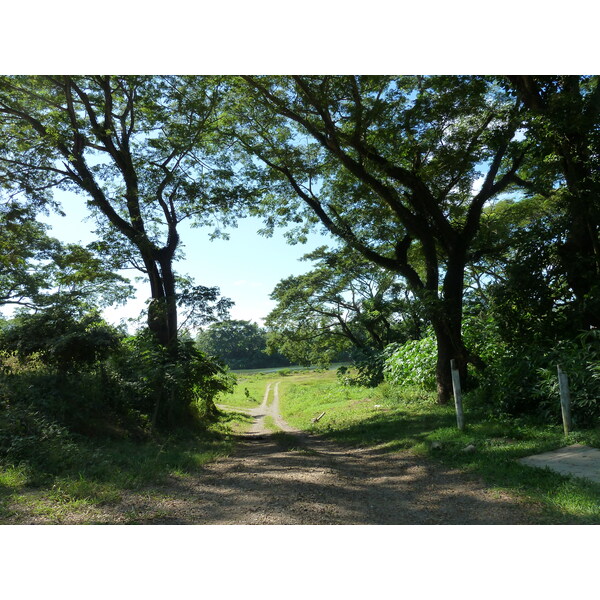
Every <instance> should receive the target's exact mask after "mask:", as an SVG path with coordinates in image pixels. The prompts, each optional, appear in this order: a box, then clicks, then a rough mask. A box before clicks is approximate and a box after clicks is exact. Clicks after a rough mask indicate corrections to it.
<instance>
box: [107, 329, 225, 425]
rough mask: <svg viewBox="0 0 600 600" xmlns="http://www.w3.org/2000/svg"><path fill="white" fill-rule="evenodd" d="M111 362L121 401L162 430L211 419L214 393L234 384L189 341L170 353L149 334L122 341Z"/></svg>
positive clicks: (183, 342)
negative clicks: (116, 378)
mask: <svg viewBox="0 0 600 600" xmlns="http://www.w3.org/2000/svg"><path fill="white" fill-rule="evenodd" d="M111 364H112V365H113V368H114V370H115V373H116V375H117V376H118V378H119V387H120V396H121V399H122V402H123V403H126V404H127V405H128V406H130V407H131V408H132V409H134V410H136V411H138V412H139V413H140V414H142V415H144V416H145V418H148V419H151V421H152V423H153V424H155V425H157V426H159V427H163V428H164V427H166V428H173V427H185V426H187V427H194V426H195V425H197V424H198V422H200V421H201V420H202V419H207V418H208V419H210V418H212V417H213V416H214V415H215V407H214V399H215V397H216V395H217V394H219V393H221V392H227V391H231V389H232V386H233V378H232V377H231V376H230V375H228V374H227V372H226V370H225V368H224V367H223V366H222V365H221V364H219V363H217V362H215V361H214V360H213V359H211V358H210V357H208V356H207V355H206V354H204V353H203V352H201V351H200V350H198V348H197V347H196V345H195V343H194V342H193V340H191V339H182V340H179V341H178V345H177V348H176V352H174V350H173V349H172V348H165V347H164V346H162V345H161V344H159V343H158V342H157V341H156V338H155V337H154V336H153V334H152V333H151V332H149V331H147V330H145V331H142V332H140V333H138V334H137V335H136V336H133V337H130V338H127V339H125V340H124V343H123V346H122V349H121V352H120V353H119V354H117V355H115V356H114V357H113V359H112V363H111Z"/></svg>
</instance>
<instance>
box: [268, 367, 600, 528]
mask: <svg viewBox="0 0 600 600" xmlns="http://www.w3.org/2000/svg"><path fill="white" fill-rule="evenodd" d="M280 401H281V409H282V415H283V417H284V419H286V421H288V422H289V423H290V424H291V425H294V426H296V427H298V428H300V429H303V430H306V431H311V432H315V433H319V434H322V435H324V436H326V437H328V438H330V439H332V440H335V441H337V442H339V443H344V444H349V445H352V446H372V445H379V446H382V447H385V448H386V449H388V450H390V451H395V450H403V449H405V450H410V451H411V452H413V453H416V454H420V455H423V456H427V457H429V458H431V459H433V460H435V461H439V462H441V463H444V464H445V465H447V466H450V467H454V468H460V469H461V470H463V471H465V472H468V473H472V474H473V475H477V476H478V477H481V478H482V479H483V480H484V481H486V482H487V483H488V484H489V485H490V486H492V487H494V488H495V489H498V490H500V491H503V492H509V493H512V494H516V495H519V496H521V497H522V498H524V499H526V500H527V501H529V502H531V503H532V504H535V505H537V506H539V507H542V511H541V517H540V519H541V521H542V522H547V523H600V485H599V484H596V483H593V482H590V481H587V480H583V479H577V478H573V477H566V476H563V475H560V474H558V473H554V472H552V471H549V470H547V469H533V468H531V467H528V466H525V465H522V464H521V463H519V462H518V459H519V458H522V457H525V456H529V455H532V454H538V453H541V452H546V451H549V450H553V449H556V448H560V447H563V446H567V445H570V444H574V443H581V444H587V445H590V446H595V447H600V429H596V430H588V431H580V432H575V433H572V434H571V435H570V436H569V437H567V438H565V437H564V436H563V433H562V429H561V427H560V425H559V424H545V423H540V422H536V421H534V420H527V419H503V420H497V419H491V418H489V417H488V415H486V414H485V413H482V412H480V411H477V410H475V409H474V408H472V407H470V406H469V405H468V402H467V403H466V406H465V416H466V420H467V426H466V427H465V430H464V431H462V432H461V431H459V430H458V429H457V427H456V417H455V414H454V407H453V406H452V405H449V406H440V405H438V404H437V403H436V401H435V396H434V394H431V393H427V392H423V391H421V390H417V389H409V390H401V389H398V388H394V387H391V386H389V385H388V384H383V385H381V386H379V387H378V388H375V389H372V388H360V387H345V386H341V385H340V384H339V383H338V382H337V381H336V380H335V375H334V374H331V373H324V374H323V373H318V374H312V375H309V374H306V375H304V376H303V377H300V376H297V377H296V376H295V377H293V378H290V379H289V380H286V382H285V385H283V384H282V385H280ZM323 412H325V414H324V415H323V417H322V418H321V419H320V420H319V421H318V422H313V420H314V419H315V418H316V417H318V416H319V415H320V414H321V413H323ZM434 442H437V443H436V444H434ZM468 445H473V446H475V451H474V452H465V448H466V447H467V446H468Z"/></svg>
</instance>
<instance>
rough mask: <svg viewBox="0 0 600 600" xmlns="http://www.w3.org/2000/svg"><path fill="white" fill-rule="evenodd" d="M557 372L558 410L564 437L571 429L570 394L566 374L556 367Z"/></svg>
mask: <svg viewBox="0 0 600 600" xmlns="http://www.w3.org/2000/svg"><path fill="white" fill-rule="evenodd" d="M556 368H557V370H558V387H559V388H560V410H561V412H562V420H563V428H564V430H565V435H569V432H570V431H571V429H572V423H571V394H570V393H569V378H568V377H567V374H566V373H565V372H564V371H563V370H562V369H561V368H560V365H556Z"/></svg>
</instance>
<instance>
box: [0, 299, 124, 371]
mask: <svg viewBox="0 0 600 600" xmlns="http://www.w3.org/2000/svg"><path fill="white" fill-rule="evenodd" d="M121 337H122V334H120V333H119V331H117V330H116V329H115V328H114V327H111V326H110V325H108V324H107V323H106V322H105V321H104V320H103V319H102V318H101V317H100V315H99V313H98V312H97V311H94V312H90V313H87V314H85V315H83V316H78V315H77V314H76V313H75V311H74V310H73V308H72V307H70V306H65V305H56V306H51V307H49V308H47V309H46V310H43V311H40V312H36V313H30V314H28V313H22V314H21V315H19V316H18V317H17V318H16V319H15V320H14V321H13V322H12V323H10V324H9V325H8V326H6V327H5V328H4V330H3V332H2V336H1V338H0V348H2V349H5V350H7V349H9V350H11V351H14V352H16V354H17V356H19V357H20V358H27V357H31V356H33V355H37V356H38V357H39V358H40V360H41V361H42V362H43V363H44V364H46V365H48V366H51V367H55V368H56V369H58V370H59V371H61V372H66V371H69V370H71V371H76V370H78V369H81V368H89V367H90V366H91V365H93V364H94V363H97V362H99V361H103V360H105V359H106V358H107V357H108V356H109V355H110V354H111V353H112V352H114V351H115V350H116V349H117V347H118V345H119V342H120V338H121Z"/></svg>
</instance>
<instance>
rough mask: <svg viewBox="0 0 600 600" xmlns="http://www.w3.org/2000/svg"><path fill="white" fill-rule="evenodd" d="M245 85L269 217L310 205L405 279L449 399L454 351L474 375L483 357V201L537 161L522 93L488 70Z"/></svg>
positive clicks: (246, 133) (252, 80)
mask: <svg viewBox="0 0 600 600" xmlns="http://www.w3.org/2000/svg"><path fill="white" fill-rule="evenodd" d="M244 81H245V84H246V85H245V87H242V88H241V91H240V96H239V101H238V104H237V111H238V121H239V124H238V138H239V139H240V141H241V143H242V144H243V146H244V147H245V149H246V151H247V152H248V153H249V154H251V155H252V156H253V157H255V158H254V159H252V160H250V161H248V163H247V168H248V172H249V174H251V176H252V177H262V178H263V180H264V184H265V188H266V189H268V192H267V193H266V194H265V200H266V206H267V207H269V208H268V209H267V219H268V222H269V224H270V225H274V224H276V223H277V222H282V223H287V222H289V220H290V218H296V219H298V215H302V213H304V214H305V215H308V218H309V219H312V220H313V221H315V220H317V221H319V222H320V223H321V224H322V225H324V226H325V227H326V228H327V229H328V230H329V231H330V232H331V233H332V234H333V235H335V236H336V237H338V238H340V239H341V240H343V241H344V242H345V243H346V244H347V245H349V246H350V247H352V248H353V249H354V250H356V251H357V252H360V253H361V254H362V255H363V256H364V257H365V258H366V259H367V260H369V261H371V262H373V263H375V264H377V265H379V266H382V267H384V268H385V269H388V270H390V271H392V272H394V273H397V274H398V275H401V276H402V277H404V278H405V280H406V282H407V283H408V285H409V286H410V288H411V290H412V292H413V293H414V294H415V295H416V296H417V297H418V298H419V299H420V300H421V301H422V302H423V304H424V306H425V307H426V310H427V316H428V318H429V319H430V321H431V323H432V325H433V328H434V331H435V335H436V340H437V348H438V359H437V367H436V378H437V387H438V400H439V401H440V402H447V401H448V399H449V398H450V397H451V393H452V384H451V377H450V359H452V358H454V359H456V361H457V364H458V366H459V369H460V371H461V374H462V376H463V377H464V376H465V375H466V366H467V363H468V362H474V363H478V362H479V361H478V360H477V357H476V356H474V355H473V354H472V353H470V352H469V350H468V349H467V348H466V347H465V344H464V342H463V338H462V333H461V325H462V314H463V288H464V271H465V265H466V264H467V263H468V262H469V261H470V260H472V258H473V256H472V253H473V241H474V239H475V237H476V235H477V233H478V229H479V224H480V218H481V214H482V210H483V207H484V206H485V204H486V203H487V202H488V201H490V200H491V199H493V198H494V197H496V196H498V195H499V194H501V193H502V192H504V191H505V190H507V189H508V188H509V186H510V185H511V184H512V183H513V182H515V174H516V172H517V170H518V168H519V166H520V164H521V162H522V159H523V148H522V146H523V142H521V141H519V139H518V137H516V136H515V132H516V131H517V129H518V127H519V126H520V123H521V114H520V110H521V105H520V101H515V99H514V98H511V97H510V96H509V95H508V94H507V93H506V92H505V91H504V90H503V89H502V88H501V87H500V86H498V85H497V84H496V82H495V81H494V80H493V79H491V78H484V77H448V76H439V77H438V76H436V77H408V76H406V77H383V76H382V77H379V76H325V77H283V78H282V77H277V78H274V77H244ZM256 158H258V159H259V160H260V163H257V161H256ZM261 165H264V167H265V168H264V169H263V168H261ZM273 198H274V199H275V201H274V202H273V203H272V204H271V205H270V204H269V200H270V199H273Z"/></svg>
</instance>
